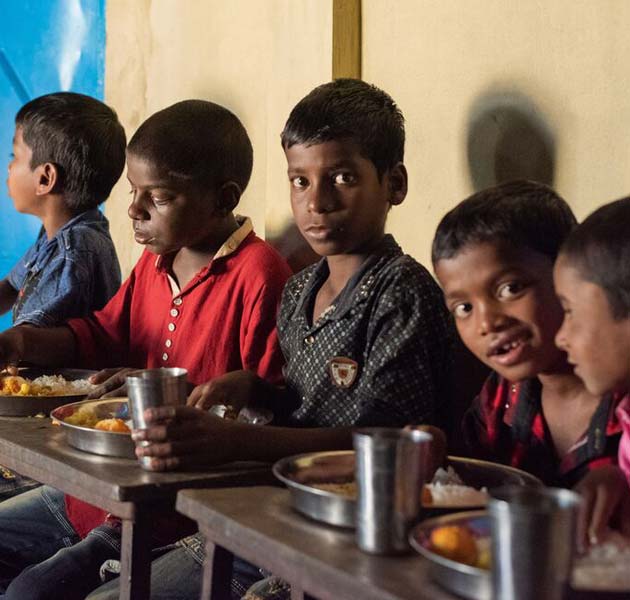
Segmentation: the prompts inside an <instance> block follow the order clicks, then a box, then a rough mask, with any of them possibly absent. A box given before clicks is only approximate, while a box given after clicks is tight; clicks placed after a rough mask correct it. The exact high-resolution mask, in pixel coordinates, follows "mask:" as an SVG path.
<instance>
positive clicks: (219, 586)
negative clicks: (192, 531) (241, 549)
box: [201, 536, 234, 600]
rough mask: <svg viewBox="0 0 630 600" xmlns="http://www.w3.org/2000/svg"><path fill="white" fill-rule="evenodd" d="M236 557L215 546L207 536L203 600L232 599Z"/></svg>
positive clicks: (202, 590)
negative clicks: (233, 566) (231, 584)
mask: <svg viewBox="0 0 630 600" xmlns="http://www.w3.org/2000/svg"><path fill="white" fill-rule="evenodd" d="M233 562H234V555H233V554H232V553H231V552H230V551H229V550H226V549H225V548H223V547H222V546H217V545H216V544H214V543H213V542H212V541H211V540H210V538H209V537H207V536H206V559H205V560H204V563H203V587H202V589H201V600H224V599H225V598H229V597H230V581H232V564H233Z"/></svg>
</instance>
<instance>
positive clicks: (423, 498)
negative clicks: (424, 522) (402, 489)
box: [420, 485, 433, 506]
mask: <svg viewBox="0 0 630 600" xmlns="http://www.w3.org/2000/svg"><path fill="white" fill-rule="evenodd" d="M420 502H422V504H423V505H424V506H431V504H433V496H432V495H431V490H430V489H429V488H428V487H427V486H426V485H423V486H422V494H421V495H420Z"/></svg>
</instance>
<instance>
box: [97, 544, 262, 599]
mask: <svg viewBox="0 0 630 600" xmlns="http://www.w3.org/2000/svg"><path fill="white" fill-rule="evenodd" d="M203 548H204V541H203V537H202V536H201V535H200V534H195V535H193V536H190V537H188V538H186V539H185V540H182V541H180V542H178V544H177V547H176V548H175V549H174V550H171V551H170V552H168V553H167V554H164V555H163V556H161V557H160V558H158V559H156V560H154V561H153V562H152V563H151V600H197V599H198V598H199V596H200V595H201V581H202V577H203V557H204V552H203ZM261 578H262V574H261V572H260V571H259V570H258V568H257V567H255V566H254V565H252V564H250V563H248V562H245V561H244V560H241V559H240V558H238V557H234V566H233V574H232V582H231V586H230V587H231V593H230V597H229V598H224V599H223V598H222V599H221V600H240V598H241V597H242V596H243V595H244V594H245V592H246V590H247V588H249V586H250V585H252V584H254V583H255V582H256V581H258V580H259V579H261ZM118 591H119V584H118V579H114V580H112V581H110V582H108V583H106V584H105V585H102V586H101V587H99V588H98V589H96V590H94V591H93V592H92V593H91V594H90V595H89V596H88V597H87V598H86V600H117V598H118Z"/></svg>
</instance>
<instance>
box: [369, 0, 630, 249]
mask: <svg viewBox="0 0 630 600" xmlns="http://www.w3.org/2000/svg"><path fill="white" fill-rule="evenodd" d="M629 30H630V2H627V1H626V0H596V1H595V0H546V1H538V2H533V1H530V0H525V1H523V0H509V1H508V0H456V1H454V2H444V1H443V0H422V1H418V0H397V2H395V3H392V2H391V1H390V0H364V2H363V78H364V79H366V80H367V81H371V82H374V83H376V84H377V85H379V86H382V87H383V88H384V89H386V90H387V91H389V92H390V93H391V94H392V96H393V97H394V99H395V100H397V101H398V103H399V105H400V107H401V108H402V110H403V112H404V114H405V116H406V118H407V132H408V144H407V154H406V163H407V167H408V169H409V173H410V180H411V182H410V193H409V196H408V198H407V201H406V203H405V204H404V205H403V206H401V207H400V209H396V210H394V211H392V214H391V216H390V229H391V230H392V231H393V232H394V233H395V234H396V236H397V237H398V238H399V241H400V242H401V244H402V245H403V247H404V248H406V249H407V250H408V251H409V252H410V253H412V254H414V255H415V256H416V258H418V259H419V260H421V261H427V260H428V257H429V248H430V243H431V239H432V236H433V233H434V231H435V227H436V226H437V223H438V221H439V219H440V217H441V216H442V215H443V213H444V212H445V210H447V209H448V208H449V207H451V206H452V205H454V204H455V203H456V202H458V201H459V200H462V199H463V198H464V197H465V196H466V195H468V194H469V193H471V192H472V189H471V184H470V182H469V178H468V174H467V173H468V172H467V163H466V153H465V133H466V123H467V119H468V111H469V109H470V105H471V104H472V102H473V100H474V99H475V98H476V97H477V96H478V95H479V94H481V93H483V92H484V91H485V90H487V89H488V88H490V87H491V86H495V87H499V88H507V89H510V88H517V89H519V90H521V91H522V92H524V93H526V94H527V95H528V96H530V97H531V98H532V99H533V101H534V102H535V104H537V105H538V107H539V108H540V109H541V110H542V112H543V113H544V114H545V115H546V117H547V119H548V120H549V121H550V124H551V126H552V128H553V130H554V131H555V133H556V140H557V163H556V179H555V187H556V188H557V189H558V191H559V192H560V193H561V194H562V195H564V196H565V197H566V199H567V201H569V203H570V204H571V205H572V207H573V208H574V210H575V211H576V213H577V215H578V218H583V217H584V216H585V215H586V214H587V213H588V212H590V211H591V210H592V209H593V208H594V207H596V206H598V205H600V204H602V203H604V202H606V201H609V200H612V199H614V198H617V197H620V196H622V195H625V194H627V193H628V190H629V189H630V141H629V140H630V137H629V133H630V77H629V76H628V75H629V73H630V36H629V35H628V31H629Z"/></svg>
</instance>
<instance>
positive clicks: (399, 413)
mask: <svg viewBox="0 0 630 600" xmlns="http://www.w3.org/2000/svg"><path fill="white" fill-rule="evenodd" d="M402 279H405V277H403V278H402ZM454 336H455V333H454V330H453V326H452V322H451V318H450V315H449V313H448V312H447V311H446V308H445V306H444V303H443V301H442V296H441V292H440V290H439V288H438V287H437V285H436V284H435V283H434V282H433V280H432V279H431V278H430V276H429V274H428V273H427V274H426V277H422V278H418V277H417V276H416V277H414V278H411V277H409V278H408V279H407V280H406V281H401V278H400V277H399V278H398V279H397V280H395V281H394V282H393V283H392V285H391V286H390V290H389V291H386V292H385V293H382V294H381V298H380V299H379V302H378V305H377V306H376V308H375V310H374V311H373V313H372V314H371V315H370V325H369V331H368V336H367V341H366V348H365V351H364V354H363V357H362V360H363V365H360V368H362V371H363V372H362V373H359V375H358V387H357V389H356V390H354V396H355V398H357V399H358V401H359V407H358V408H359V416H358V419H357V420H356V424H357V425H361V426H370V425H377V426H394V427H401V426H404V425H407V424H420V423H423V424H441V423H439V415H441V414H443V413H445V412H448V411H446V410H444V408H443V407H442V406H440V405H443V406H450V404H451V381H450V375H451V371H452V349H453V342H454Z"/></svg>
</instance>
